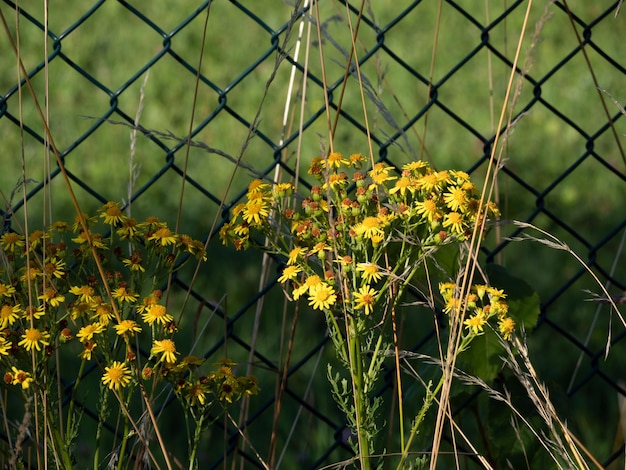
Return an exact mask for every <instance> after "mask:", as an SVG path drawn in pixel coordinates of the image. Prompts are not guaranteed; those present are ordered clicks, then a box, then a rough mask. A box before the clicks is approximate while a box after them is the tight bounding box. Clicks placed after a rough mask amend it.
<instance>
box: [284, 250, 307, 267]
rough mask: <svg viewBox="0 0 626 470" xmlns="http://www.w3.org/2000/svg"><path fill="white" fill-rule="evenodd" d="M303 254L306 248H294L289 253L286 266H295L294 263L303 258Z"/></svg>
mask: <svg viewBox="0 0 626 470" xmlns="http://www.w3.org/2000/svg"><path fill="white" fill-rule="evenodd" d="M305 253H306V248H302V247H299V246H297V247H295V248H294V249H293V250H291V251H290V252H289V257H288V259H287V264H295V263H296V261H298V259H299V258H301V257H302V256H304V254H305Z"/></svg>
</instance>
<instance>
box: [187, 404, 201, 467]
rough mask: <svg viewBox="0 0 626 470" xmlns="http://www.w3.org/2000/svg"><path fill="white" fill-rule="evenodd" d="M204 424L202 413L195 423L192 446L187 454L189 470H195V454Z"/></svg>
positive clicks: (196, 464) (196, 465)
mask: <svg viewBox="0 0 626 470" xmlns="http://www.w3.org/2000/svg"><path fill="white" fill-rule="evenodd" d="M203 424H204V413H200V417H199V418H198V421H197V422H196V430H195V431H194V434H193V444H192V447H191V452H190V454H189V470H197V468H198V462H196V453H197V452H198V443H199V442H200V434H201V433H202V425H203Z"/></svg>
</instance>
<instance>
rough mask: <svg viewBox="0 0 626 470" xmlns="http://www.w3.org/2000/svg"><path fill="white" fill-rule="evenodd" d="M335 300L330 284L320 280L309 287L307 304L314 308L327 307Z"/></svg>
mask: <svg viewBox="0 0 626 470" xmlns="http://www.w3.org/2000/svg"><path fill="white" fill-rule="evenodd" d="M336 301H337V295H336V294H335V290H334V289H333V288H332V286H330V285H328V284H327V283H325V282H322V283H320V284H318V285H316V286H315V287H312V288H310V289H309V305H310V306H311V307H313V309H316V310H325V309H329V308H330V307H331V305H333V304H334V303H335V302H336Z"/></svg>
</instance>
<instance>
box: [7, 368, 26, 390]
mask: <svg viewBox="0 0 626 470" xmlns="http://www.w3.org/2000/svg"><path fill="white" fill-rule="evenodd" d="M11 370H12V371H13V373H12V374H11V373H9V375H10V376H11V379H12V382H11V383H12V385H18V384H19V385H21V386H22V389H23V390H25V389H27V388H28V387H30V384H31V382H33V378H32V377H31V375H30V374H29V373H28V372H26V371H23V370H21V369H18V368H17V367H15V366H12V367H11ZM5 380H6V379H5Z"/></svg>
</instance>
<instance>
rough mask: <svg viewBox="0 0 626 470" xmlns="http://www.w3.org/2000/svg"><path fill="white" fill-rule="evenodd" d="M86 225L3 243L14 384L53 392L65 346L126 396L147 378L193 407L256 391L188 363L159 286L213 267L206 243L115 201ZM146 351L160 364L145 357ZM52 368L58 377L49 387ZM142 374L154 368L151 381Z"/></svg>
mask: <svg viewBox="0 0 626 470" xmlns="http://www.w3.org/2000/svg"><path fill="white" fill-rule="evenodd" d="M83 220H84V222H85V224H83V223H82V222H81V221H80V220H78V219H77V220H76V221H75V222H74V223H73V224H68V223H64V222H55V223H54V224H52V225H51V226H50V227H49V228H48V229H47V230H46V231H43V230H36V231H33V232H31V233H30V234H29V235H28V237H25V236H23V235H20V234H17V233H14V232H7V233H4V234H3V235H1V236H0V248H1V251H2V253H3V255H4V256H3V258H4V259H5V260H6V262H5V263H4V264H3V265H2V266H1V268H0V364H2V365H3V366H4V367H5V368H6V373H5V375H4V381H5V383H7V384H12V385H21V387H22V388H23V389H28V388H29V387H30V386H31V385H35V386H41V387H43V386H49V384H50V378H52V380H54V379H55V378H56V376H57V375H56V373H54V371H52V370H49V371H48V369H47V368H48V367H50V361H49V357H50V356H52V354H53V353H54V352H55V348H57V347H58V348H63V349H65V350H67V351H71V350H72V349H74V354H76V353H78V356H79V357H80V358H81V359H82V360H83V361H95V362H97V363H98V365H99V366H100V368H101V370H102V371H103V374H102V379H101V380H102V383H103V384H104V385H105V386H107V387H108V388H109V389H111V390H115V391H118V392H119V391H121V390H122V389H124V388H126V387H128V386H129V385H131V384H134V383H137V380H138V379H139V377H140V376H143V377H144V378H154V379H156V380H160V379H162V378H165V379H166V380H168V381H170V382H172V383H173V384H175V385H176V387H177V388H178V389H181V390H182V389H184V390H187V391H188V393H187V394H186V395H185V398H186V400H187V401H188V402H193V403H200V404H204V403H205V399H204V398H200V397H201V396H204V395H203V394H204V393H212V394H213V396H214V397H217V398H218V399H220V400H225V401H232V399H233V397H235V396H240V395H241V394H243V393H244V392H246V393H249V392H255V391H256V388H255V387H253V386H252V385H246V384H248V382H251V381H252V380H253V379H252V378H249V377H241V378H236V377H235V376H234V375H233V374H232V373H231V374H230V376H229V377H228V380H229V381H233V380H234V381H235V382H237V381H238V380H239V382H237V383H238V384H239V385H238V386H237V387H234V386H233V387H231V388H232V391H231V392H228V393H226V392H225V391H224V390H225V389H224V387H225V386H224V385H223V383H222V382H221V381H219V380H214V379H210V377H212V375H211V374H215V373H217V372H211V373H210V374H207V375H206V376H199V378H198V377H195V378H194V377H193V376H191V375H190V374H189V372H190V370H191V368H194V370H195V368H197V366H198V365H200V364H201V363H202V361H201V360H198V359H197V358H193V357H191V356H190V357H186V358H183V359H180V357H179V356H180V353H179V351H178V349H177V346H176V343H175V334H176V332H177V331H178V328H177V325H176V323H175V321H174V316H173V315H172V314H171V312H169V311H168V309H167V308H166V306H165V305H163V303H162V302H161V300H162V299H161V297H162V292H161V291H160V290H158V288H157V287H158V286H159V285H160V284H162V283H163V282H164V281H165V280H166V279H167V276H168V275H169V274H170V273H173V272H174V271H175V270H177V269H179V268H180V267H181V266H182V265H183V263H184V262H185V261H186V260H187V259H189V258H190V257H196V258H197V259H198V260H206V252H205V248H204V243H203V242H201V241H199V240H194V239H192V238H191V237H190V236H188V235H185V234H179V233H175V232H173V231H172V230H170V228H169V227H168V226H167V224H166V223H165V222H163V221H160V220H159V219H157V218H156V217H150V218H148V219H147V220H145V221H143V222H138V221H137V220H135V219H133V218H129V217H127V216H126V215H125V214H124V213H123V211H122V209H121V207H120V205H119V204H117V203H114V202H109V203H107V204H105V205H104V206H102V207H101V208H100V209H99V210H98V215H97V216H96V217H89V216H88V215H83ZM98 224H99V225H98ZM90 245H92V246H93V247H95V251H96V253H97V256H98V258H99V260H100V263H101V266H102V268H103V269H104V279H101V278H100V275H99V271H98V269H97V267H96V263H95V262H94V260H93V251H92V248H91V246H90ZM146 291H147V292H146ZM32 293H34V294H35V295H31V294H32ZM142 346H147V348H146V350H149V351H150V357H148V358H140V357H138V356H139V353H138V351H139V347H142ZM31 355H33V357H34V358H35V362H34V363H33V362H32V358H31ZM33 367H34V368H33ZM221 367H222V366H220V369H218V371H219V370H222V369H221ZM35 370H37V371H38V373H37V374H35V373H34V371H35ZM42 370H44V371H48V372H49V375H50V377H48V379H47V380H46V381H42V382H41V383H39V382H38V381H39V379H38V377H40V372H41V371H42ZM139 370H141V371H142V372H145V371H147V370H150V374H149V377H148V376H147V375H146V374H145V373H140V372H138V371H139ZM44 373H45V372H44ZM62 373H63V374H66V375H67V374H71V373H72V371H62ZM226 375H227V374H225V373H222V376H223V377H226ZM211 380H213V382H211ZM200 382H201V383H200ZM199 383H200V385H198V384H199ZM44 384H45V385H44ZM211 384H215V387H212V386H211ZM193 387H195V388H193ZM198 387H200V388H198ZM201 392H202V393H201Z"/></svg>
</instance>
